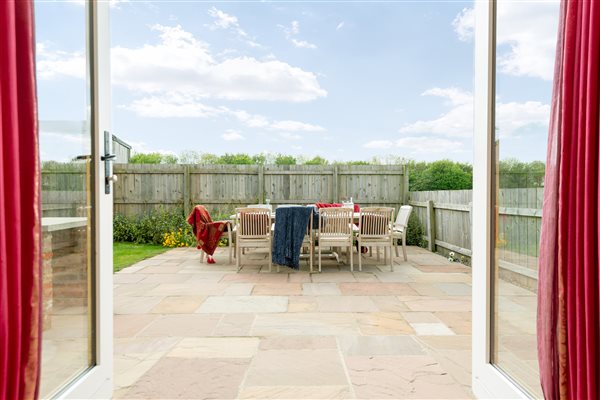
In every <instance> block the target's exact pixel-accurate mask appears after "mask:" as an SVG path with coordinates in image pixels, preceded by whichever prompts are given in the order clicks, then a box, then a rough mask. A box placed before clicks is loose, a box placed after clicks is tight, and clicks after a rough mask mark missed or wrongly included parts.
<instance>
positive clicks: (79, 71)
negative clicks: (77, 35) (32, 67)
mask: <svg viewBox="0 0 600 400" xmlns="http://www.w3.org/2000/svg"><path fill="white" fill-rule="evenodd" d="M49 47H50V45H48V44H46V43H37V45H36V69H37V76H38V78H40V79H55V78H59V77H68V78H77V79H85V75H86V62H85V56H84V54H83V52H73V53H69V52H66V51H60V50H54V51H52V50H50V49H49Z"/></svg>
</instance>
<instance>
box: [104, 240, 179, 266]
mask: <svg viewBox="0 0 600 400" xmlns="http://www.w3.org/2000/svg"><path fill="white" fill-rule="evenodd" d="M167 250H170V249H169V248H167V247H163V246H160V245H157V244H135V243H123V242H116V243H113V268H114V272H118V271H120V270H122V269H123V268H125V267H128V266H130V265H132V264H135V263H136V262H138V261H142V260H145V259H146V258H150V257H153V256H155V255H157V254H160V253H164V252H165V251H167Z"/></svg>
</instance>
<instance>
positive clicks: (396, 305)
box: [371, 296, 409, 312]
mask: <svg viewBox="0 0 600 400" xmlns="http://www.w3.org/2000/svg"><path fill="white" fill-rule="evenodd" d="M371 300H372V301H373V303H375V305H376V306H377V308H379V311H383V312H401V311H408V309H409V308H408V307H407V306H406V304H404V302H402V301H400V300H398V297H397V296H371Z"/></svg>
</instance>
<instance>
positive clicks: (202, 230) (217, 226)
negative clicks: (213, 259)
mask: <svg viewBox="0 0 600 400" xmlns="http://www.w3.org/2000/svg"><path fill="white" fill-rule="evenodd" d="M187 222H188V223H189V224H190V225H192V230H193V231H194V235H196V240H198V248H199V249H202V250H204V252H205V253H206V254H208V255H211V256H212V255H213V254H214V252H215V249H216V248H217V246H218V245H219V239H221V235H222V234H223V231H224V230H225V228H226V226H227V223H226V222H224V221H217V222H213V220H212V218H210V214H209V213H208V210H207V209H206V207H204V206H200V205H198V206H195V207H194V209H193V210H192V213H191V214H190V215H189V217H188V219H187Z"/></svg>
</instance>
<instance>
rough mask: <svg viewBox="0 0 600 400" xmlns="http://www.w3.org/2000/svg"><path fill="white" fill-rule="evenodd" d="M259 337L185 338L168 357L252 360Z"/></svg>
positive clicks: (256, 349)
mask: <svg viewBox="0 0 600 400" xmlns="http://www.w3.org/2000/svg"><path fill="white" fill-rule="evenodd" d="M259 343H260V339H259V338H257V337H242V338H234V337H201V338H184V339H182V340H181V341H180V342H179V343H177V344H176V345H175V346H174V347H173V348H172V349H171V351H170V352H169V353H168V354H167V357H180V358H252V357H254V355H255V354H256V352H257V351H258V345H259Z"/></svg>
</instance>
